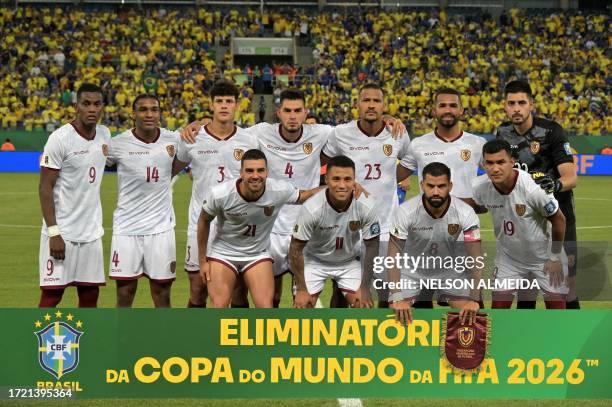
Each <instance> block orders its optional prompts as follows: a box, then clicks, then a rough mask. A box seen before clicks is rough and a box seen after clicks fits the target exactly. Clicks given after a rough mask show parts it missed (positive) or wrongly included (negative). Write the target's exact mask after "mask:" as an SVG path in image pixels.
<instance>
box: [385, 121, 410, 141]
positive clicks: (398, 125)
mask: <svg viewBox="0 0 612 407" xmlns="http://www.w3.org/2000/svg"><path fill="white" fill-rule="evenodd" d="M383 121H384V122H385V125H386V126H387V127H389V130H390V131H391V136H392V137H393V138H394V139H396V140H397V139H400V138H402V137H404V136H405V135H406V126H404V123H402V121H401V120H400V119H396V118H395V117H393V116H384V117H383Z"/></svg>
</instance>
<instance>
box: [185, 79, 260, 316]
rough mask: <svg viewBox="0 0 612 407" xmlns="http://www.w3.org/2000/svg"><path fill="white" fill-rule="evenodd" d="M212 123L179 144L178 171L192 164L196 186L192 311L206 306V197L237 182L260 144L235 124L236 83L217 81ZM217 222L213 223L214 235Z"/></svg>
mask: <svg viewBox="0 0 612 407" xmlns="http://www.w3.org/2000/svg"><path fill="white" fill-rule="evenodd" d="M210 97H211V99H212V111H213V118H212V121H211V122H210V123H209V124H207V125H205V126H201V127H198V130H199V132H198V133H197V136H196V138H195V142H194V143H187V142H184V141H183V140H181V141H180V142H179V148H178V154H177V161H176V162H175V168H174V172H175V173H177V172H178V171H180V170H181V169H183V168H184V167H185V166H187V165H188V164H191V173H192V175H193V185H192V190H191V201H190V202H189V227H188V231H187V247H186V253H185V271H186V272H187V273H188V275H189V287H190V290H189V291H190V292H189V302H188V304H187V307H189V308H201V307H205V306H206V295H207V294H206V285H205V284H204V283H203V281H202V278H201V277H200V274H199V271H200V265H199V263H198V258H199V253H198V242H197V228H198V218H199V216H200V211H201V209H202V202H203V200H204V196H205V194H206V193H207V192H208V191H209V190H210V189H211V188H213V187H214V186H216V185H219V184H221V183H223V182H226V181H228V180H232V179H235V178H237V177H238V176H239V174H240V160H241V159H242V155H243V154H244V152H245V151H247V150H250V149H252V148H255V147H256V146H257V141H256V140H255V139H254V137H253V136H252V135H251V134H249V133H248V132H246V131H245V130H244V129H241V128H240V127H237V126H236V125H235V124H234V113H235V111H236V107H237V101H238V88H236V85H234V84H233V83H232V82H229V81H226V80H221V81H217V82H216V83H215V84H214V85H213V87H212V89H211V91H210ZM215 224H216V222H213V223H212V225H211V226H212V231H213V233H214V229H215Z"/></svg>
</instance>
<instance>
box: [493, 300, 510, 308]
mask: <svg viewBox="0 0 612 407" xmlns="http://www.w3.org/2000/svg"><path fill="white" fill-rule="evenodd" d="M511 307H512V301H499V300H497V301H496V300H493V302H492V304H491V308H493V309H509V308H511Z"/></svg>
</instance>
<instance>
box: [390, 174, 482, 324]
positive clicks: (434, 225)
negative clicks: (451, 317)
mask: <svg viewBox="0 0 612 407" xmlns="http://www.w3.org/2000/svg"><path fill="white" fill-rule="evenodd" d="M451 174H452V173H451V169H450V168H449V167H447V166H446V165H445V164H443V163H438V162H433V163H429V164H427V165H426V166H425V167H424V168H423V170H422V174H421V178H422V181H421V190H422V191H423V193H422V194H421V195H418V196H415V197H414V198H411V199H409V200H408V201H406V202H404V203H403V204H402V205H400V206H399V207H398V208H396V209H395V210H394V212H393V221H392V223H391V239H390V242H389V251H388V254H387V256H388V258H396V256H397V255H398V254H399V255H400V256H404V255H407V256H409V257H410V258H411V259H412V260H411V261H410V262H409V263H408V265H407V266H406V263H404V264H402V265H401V268H400V267H399V265H398V264H397V263H395V265H394V267H392V268H390V269H389V271H388V275H389V282H390V283H394V284H398V283H401V284H400V285H399V286H396V287H391V288H392V292H391V295H390V300H391V307H392V308H393V309H394V310H395V313H396V317H397V319H398V320H399V321H400V322H402V323H408V322H410V321H412V311H411V308H412V305H413V303H414V301H416V300H417V299H418V297H419V294H420V293H421V291H422V290H423V285H424V284H423V283H425V282H428V283H431V282H434V281H438V282H439V283H438V285H439V288H438V289H437V291H438V298H441V299H442V300H444V301H448V302H449V303H450V305H451V306H452V307H454V308H458V309H461V312H460V315H461V317H462V319H463V320H466V319H468V321H469V322H470V323H471V322H472V321H473V320H474V318H475V316H476V313H477V312H478V310H479V308H480V306H479V304H478V300H479V290H478V283H479V281H480V278H481V274H482V267H483V266H484V258H483V257H482V249H481V244H480V222H479V220H478V216H476V213H475V212H474V209H472V207H471V206H470V205H468V204H466V203H465V202H463V201H462V200H461V199H458V198H456V197H455V196H454V195H451V192H452V190H454V185H453V183H452V182H451V176H452V175H451ZM465 254H467V256H465ZM442 259H444V264H443V261H442ZM448 259H452V262H453V263H452V265H451V264H447V261H448ZM467 281H471V282H472V283H471V284H473V287H474V288H473V289H470V288H469V286H468V284H467V283H466V282H467ZM382 283H383V282H381V281H379V284H382ZM455 284H456V285H455Z"/></svg>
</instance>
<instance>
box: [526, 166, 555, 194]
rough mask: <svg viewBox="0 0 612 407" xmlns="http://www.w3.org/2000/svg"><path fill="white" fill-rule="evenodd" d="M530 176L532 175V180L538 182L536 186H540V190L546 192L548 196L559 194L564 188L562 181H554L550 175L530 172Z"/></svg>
mask: <svg viewBox="0 0 612 407" xmlns="http://www.w3.org/2000/svg"><path fill="white" fill-rule="evenodd" d="M529 174H530V175H531V178H533V180H534V181H535V182H536V184H538V185H539V186H540V188H542V189H543V190H544V191H546V193H547V194H553V193H557V192H559V191H561V188H563V184H562V183H561V181H559V180H558V179H554V178H553V177H551V176H550V175H548V174H545V173H543V172H541V171H530V172H529Z"/></svg>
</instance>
